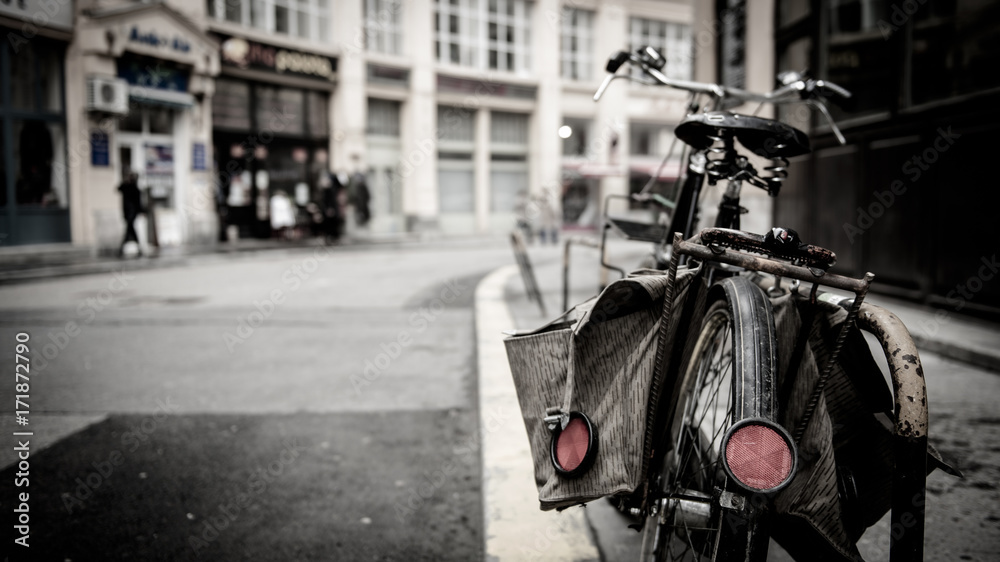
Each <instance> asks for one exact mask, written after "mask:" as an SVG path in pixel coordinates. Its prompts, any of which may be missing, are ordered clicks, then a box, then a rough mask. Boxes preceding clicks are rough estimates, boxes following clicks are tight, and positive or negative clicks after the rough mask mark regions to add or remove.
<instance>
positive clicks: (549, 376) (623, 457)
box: [505, 267, 703, 510]
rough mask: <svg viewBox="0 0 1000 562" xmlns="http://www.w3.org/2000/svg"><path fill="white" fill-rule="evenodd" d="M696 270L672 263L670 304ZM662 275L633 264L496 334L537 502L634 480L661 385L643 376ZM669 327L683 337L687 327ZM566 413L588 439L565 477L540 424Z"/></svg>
mask: <svg viewBox="0 0 1000 562" xmlns="http://www.w3.org/2000/svg"><path fill="white" fill-rule="evenodd" d="M699 271H700V268H696V269H688V268H685V267H681V268H679V269H678V270H677V278H676V281H675V283H674V296H675V298H674V299H672V300H673V303H674V306H680V304H681V303H684V302H686V301H687V300H688V299H687V295H688V294H689V292H691V291H690V287H691V286H692V285H693V281H695V280H696V279H700V277H699V276H698V275H697V273H698V272H699ZM667 279H668V276H667V275H666V274H665V273H664V272H662V271H652V270H640V271H636V272H633V273H632V274H631V276H629V277H627V278H625V279H621V280H619V281H616V282H614V283H612V284H611V285H609V286H608V287H607V288H606V289H605V290H604V291H602V292H601V294H600V295H598V296H597V297H595V298H593V299H591V300H589V301H587V302H585V303H583V304H581V305H578V306H576V307H575V308H574V309H573V310H571V311H570V312H569V313H567V314H566V315H564V316H563V317H560V318H559V319H556V320H555V321H553V322H551V323H549V324H547V325H545V326H543V327H541V328H539V329H537V330H533V331H530V332H524V333H517V334H516V335H514V336H512V337H509V338H507V339H506V340H505V344H506V347H507V358H508V361H509V363H510V368H511V373H512V375H513V377H514V386H515V388H516V390H517V398H518V402H519V403H520V407H521V414H522V416H523V417H524V425H525V429H526V430H527V433H528V439H529V441H530V443H531V454H532V458H533V461H534V471H535V483H536V485H537V486H538V498H539V501H540V503H541V508H542V509H544V510H549V509H556V508H563V507H568V506H571V505H575V504H579V503H584V502H588V501H591V500H594V499H597V498H600V497H603V496H609V495H614V494H620V493H632V492H634V491H635V490H636V489H637V488H638V487H639V486H640V485H641V484H642V483H643V481H644V471H645V465H644V463H643V450H644V448H645V445H646V441H647V440H648V439H649V438H650V436H648V433H649V431H648V430H649V428H648V424H651V423H652V420H649V419H647V413H648V410H649V407H648V406H649V403H650V397H651V392H655V391H656V389H657V388H659V387H660V386H662V381H660V384H652V383H653V375H654V367H655V364H656V346H657V337H658V332H659V324H660V318H661V316H662V314H663V298H664V293H665V290H666V286H667ZM702 292H703V291H702ZM681 316H682V315H680V314H672V315H671V317H672V318H673V319H674V320H675V321H676V320H677V319H678V318H680V317H681ZM695 325H697V324H695ZM672 328H673V329H672V330H671V333H678V330H677V329H676V327H672ZM679 332H680V333H681V334H682V335H684V336H686V334H687V328H686V327H684V328H682V329H680V330H679ZM570 412H581V413H583V414H584V415H585V416H587V418H589V420H590V421H591V423H592V424H593V428H594V433H595V434H596V441H597V447H596V449H597V452H596V456H595V457H594V460H593V465H592V466H590V467H589V469H588V470H586V471H584V472H583V473H582V474H580V475H579V476H577V477H572V478H568V477H566V476H563V475H560V474H558V473H557V471H556V469H555V466H554V465H553V462H552V459H551V454H550V448H551V443H552V436H553V432H552V430H550V428H549V425H548V424H546V423H545V418H546V416H551V415H553V414H567V415H568V414H569V413H570Z"/></svg>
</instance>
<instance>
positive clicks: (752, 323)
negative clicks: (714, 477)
mask: <svg viewBox="0 0 1000 562" xmlns="http://www.w3.org/2000/svg"><path fill="white" fill-rule="evenodd" d="M713 294H714V296H715V297H716V298H725V299H726V303H727V306H728V307H729V312H730V315H731V317H732V318H733V324H734V325H733V350H734V353H735V354H736V357H734V358H733V369H734V375H735V378H734V381H740V382H739V383H734V384H733V394H734V396H733V404H734V406H735V407H734V412H733V423H737V422H739V421H741V420H745V419H751V418H757V419H765V420H770V421H772V422H773V423H774V424H775V425H779V422H778V419H779V418H778V415H779V412H778V393H777V389H776V386H777V372H776V371H777V349H776V345H775V329H774V311H773V309H772V308H771V301H770V300H768V299H767V297H766V296H765V295H764V293H763V291H761V290H760V288H759V287H757V285H755V284H754V283H753V282H751V281H750V280H749V279H747V278H745V277H738V276H737V277H728V278H726V279H723V280H721V281H719V282H718V283H716V284H715V286H714V287H712V293H710V297H711V296H712V295H713Z"/></svg>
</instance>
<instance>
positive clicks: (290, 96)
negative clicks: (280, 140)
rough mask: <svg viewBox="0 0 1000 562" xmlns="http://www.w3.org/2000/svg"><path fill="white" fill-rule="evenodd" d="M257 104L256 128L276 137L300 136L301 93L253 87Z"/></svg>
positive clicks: (301, 121) (273, 87)
mask: <svg viewBox="0 0 1000 562" xmlns="http://www.w3.org/2000/svg"><path fill="white" fill-rule="evenodd" d="M254 93H255V98H256V102H257V115H256V118H257V128H258V129H260V130H269V131H271V132H272V133H274V134H276V135H301V134H303V133H304V127H303V111H302V109H303V103H304V100H303V97H304V96H303V91H302V90H296V89H292V88H280V87H277V86H264V85H256V86H254Z"/></svg>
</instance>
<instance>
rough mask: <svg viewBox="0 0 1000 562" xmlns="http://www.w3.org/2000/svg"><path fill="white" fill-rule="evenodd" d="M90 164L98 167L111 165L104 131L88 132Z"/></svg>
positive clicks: (106, 135) (106, 136)
mask: <svg viewBox="0 0 1000 562" xmlns="http://www.w3.org/2000/svg"><path fill="white" fill-rule="evenodd" d="M90 165H91V166H100V167H107V166H110V165H111V158H110V152H109V147H108V134H107V133H105V132H104V131H91V132H90Z"/></svg>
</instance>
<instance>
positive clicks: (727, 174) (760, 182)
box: [705, 130, 789, 196]
mask: <svg viewBox="0 0 1000 562" xmlns="http://www.w3.org/2000/svg"><path fill="white" fill-rule="evenodd" d="M706 136H707V137H708V138H709V139H711V140H712V144H711V145H710V146H709V147H708V148H707V149H706V153H707V154H706V157H707V159H708V163H707V164H706V165H705V173H706V174H707V175H708V181H709V183H710V184H713V185H714V184H715V183H717V182H718V181H719V180H720V179H725V180H728V181H737V180H745V181H748V182H750V183H751V184H752V185H755V186H757V187H759V188H761V189H764V190H766V191H767V193H768V194H769V195H771V196H776V195H777V194H778V192H779V191H780V190H781V184H782V183H783V182H784V181H785V178H787V177H788V165H789V163H788V159H787V158H785V157H783V156H777V157H773V158H768V160H770V165H768V166H764V169H763V173H758V172H757V170H756V169H755V168H754V167H753V165H752V164H751V163H750V161H749V159H748V158H747V157H745V156H742V155H741V154H739V153H738V152H737V151H736V147H735V142H734V138H733V135H732V134H728V132H727V131H725V130H720V131H718V132H717V133H716V134H714V135H706ZM785 146H786V145H784V144H778V145H776V146H775V147H774V151H773V152H775V153H780V152H781V149H783V148H785Z"/></svg>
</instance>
